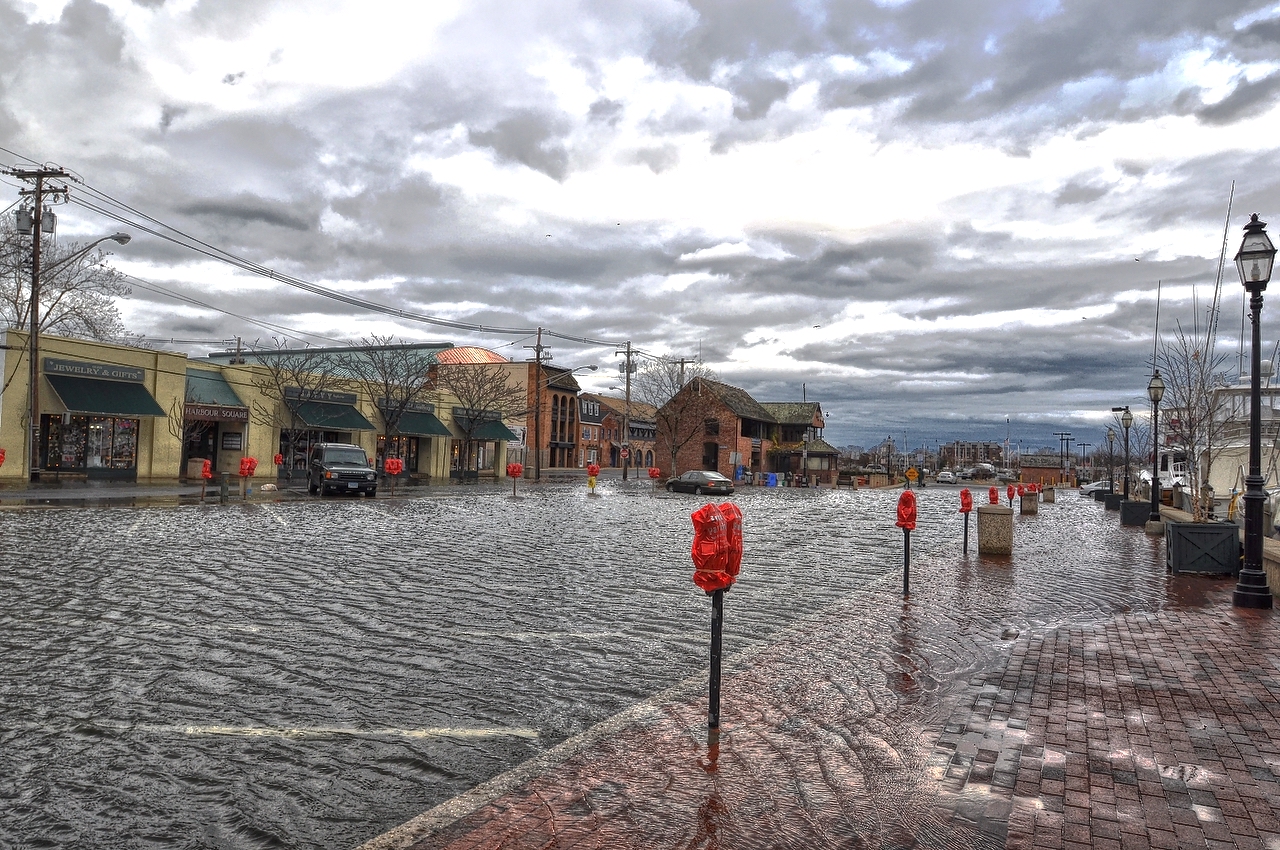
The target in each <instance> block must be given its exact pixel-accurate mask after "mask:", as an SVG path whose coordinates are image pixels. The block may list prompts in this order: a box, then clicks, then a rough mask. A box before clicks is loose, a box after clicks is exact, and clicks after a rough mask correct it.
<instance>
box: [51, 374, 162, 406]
mask: <svg viewBox="0 0 1280 850" xmlns="http://www.w3.org/2000/svg"><path fill="white" fill-rule="evenodd" d="M45 378H46V379H48V381H49V386H51V387H53V391H54V392H55V393H57V394H58V398H60V399H61V400H62V404H63V406H64V407H66V408H67V410H69V411H70V412H72V413H94V414H97V415H98V416H168V415H169V414H167V413H165V412H164V410H163V409H162V408H161V407H160V405H159V404H157V403H156V400H155V399H154V398H152V396H151V393H149V392H147V388H146V387H144V386H143V385H142V384H139V383H137V382H135V381H104V380H101V379H99V378H76V377H72V376H71V375H45Z"/></svg>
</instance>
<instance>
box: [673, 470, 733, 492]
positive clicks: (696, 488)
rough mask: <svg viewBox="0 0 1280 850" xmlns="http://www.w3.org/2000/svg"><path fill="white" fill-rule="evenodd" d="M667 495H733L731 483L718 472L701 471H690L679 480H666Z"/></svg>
mask: <svg viewBox="0 0 1280 850" xmlns="http://www.w3.org/2000/svg"><path fill="white" fill-rule="evenodd" d="M667 492H668V493H676V492H679V493H693V494H694V495H697V496H701V495H702V494H703V493H707V494H709V495H710V494H714V495H717V496H731V495H733V482H732V481H730V480H729V479H728V478H725V477H724V476H723V475H721V474H720V473H718V472H707V471H706V470H702V469H691V470H689V471H688V472H686V473H685V474H684V475H681V476H680V477H679V478H668V479H667Z"/></svg>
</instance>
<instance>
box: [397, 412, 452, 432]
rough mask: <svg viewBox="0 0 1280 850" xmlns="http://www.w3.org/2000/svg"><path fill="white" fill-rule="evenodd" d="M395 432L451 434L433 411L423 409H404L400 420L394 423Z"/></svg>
mask: <svg viewBox="0 0 1280 850" xmlns="http://www.w3.org/2000/svg"><path fill="white" fill-rule="evenodd" d="M396 433H398V434H416V435H418V436H419V437H451V436H453V435H452V434H451V433H449V429H448V428H446V427H444V423H443V422H441V421H440V420H439V419H437V418H436V415H435V414H434V413H427V412H426V411H425V410H423V411H419V410H406V411H405V412H404V413H401V414H400V421H399V422H397V423H396Z"/></svg>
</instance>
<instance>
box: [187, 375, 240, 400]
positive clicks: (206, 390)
mask: <svg viewBox="0 0 1280 850" xmlns="http://www.w3.org/2000/svg"><path fill="white" fill-rule="evenodd" d="M186 400H187V401H188V402H189V403H191V404H216V405H220V406H222V407H244V406H245V403H244V402H243V401H241V400H240V396H238V395H236V391H235V390H233V389H231V385H230V384H228V383H227V379H226V378H224V377H222V373H221V372H210V371H208V370H207V369H188V370H187V395H186Z"/></svg>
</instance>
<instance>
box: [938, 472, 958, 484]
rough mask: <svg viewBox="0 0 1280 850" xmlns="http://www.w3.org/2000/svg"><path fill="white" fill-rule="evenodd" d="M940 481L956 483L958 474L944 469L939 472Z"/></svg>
mask: <svg viewBox="0 0 1280 850" xmlns="http://www.w3.org/2000/svg"><path fill="white" fill-rule="evenodd" d="M938 483H939V484H955V483H956V474H955V473H954V472H948V471H947V470H945V469H944V470H942V471H941V472H939V473H938Z"/></svg>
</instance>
